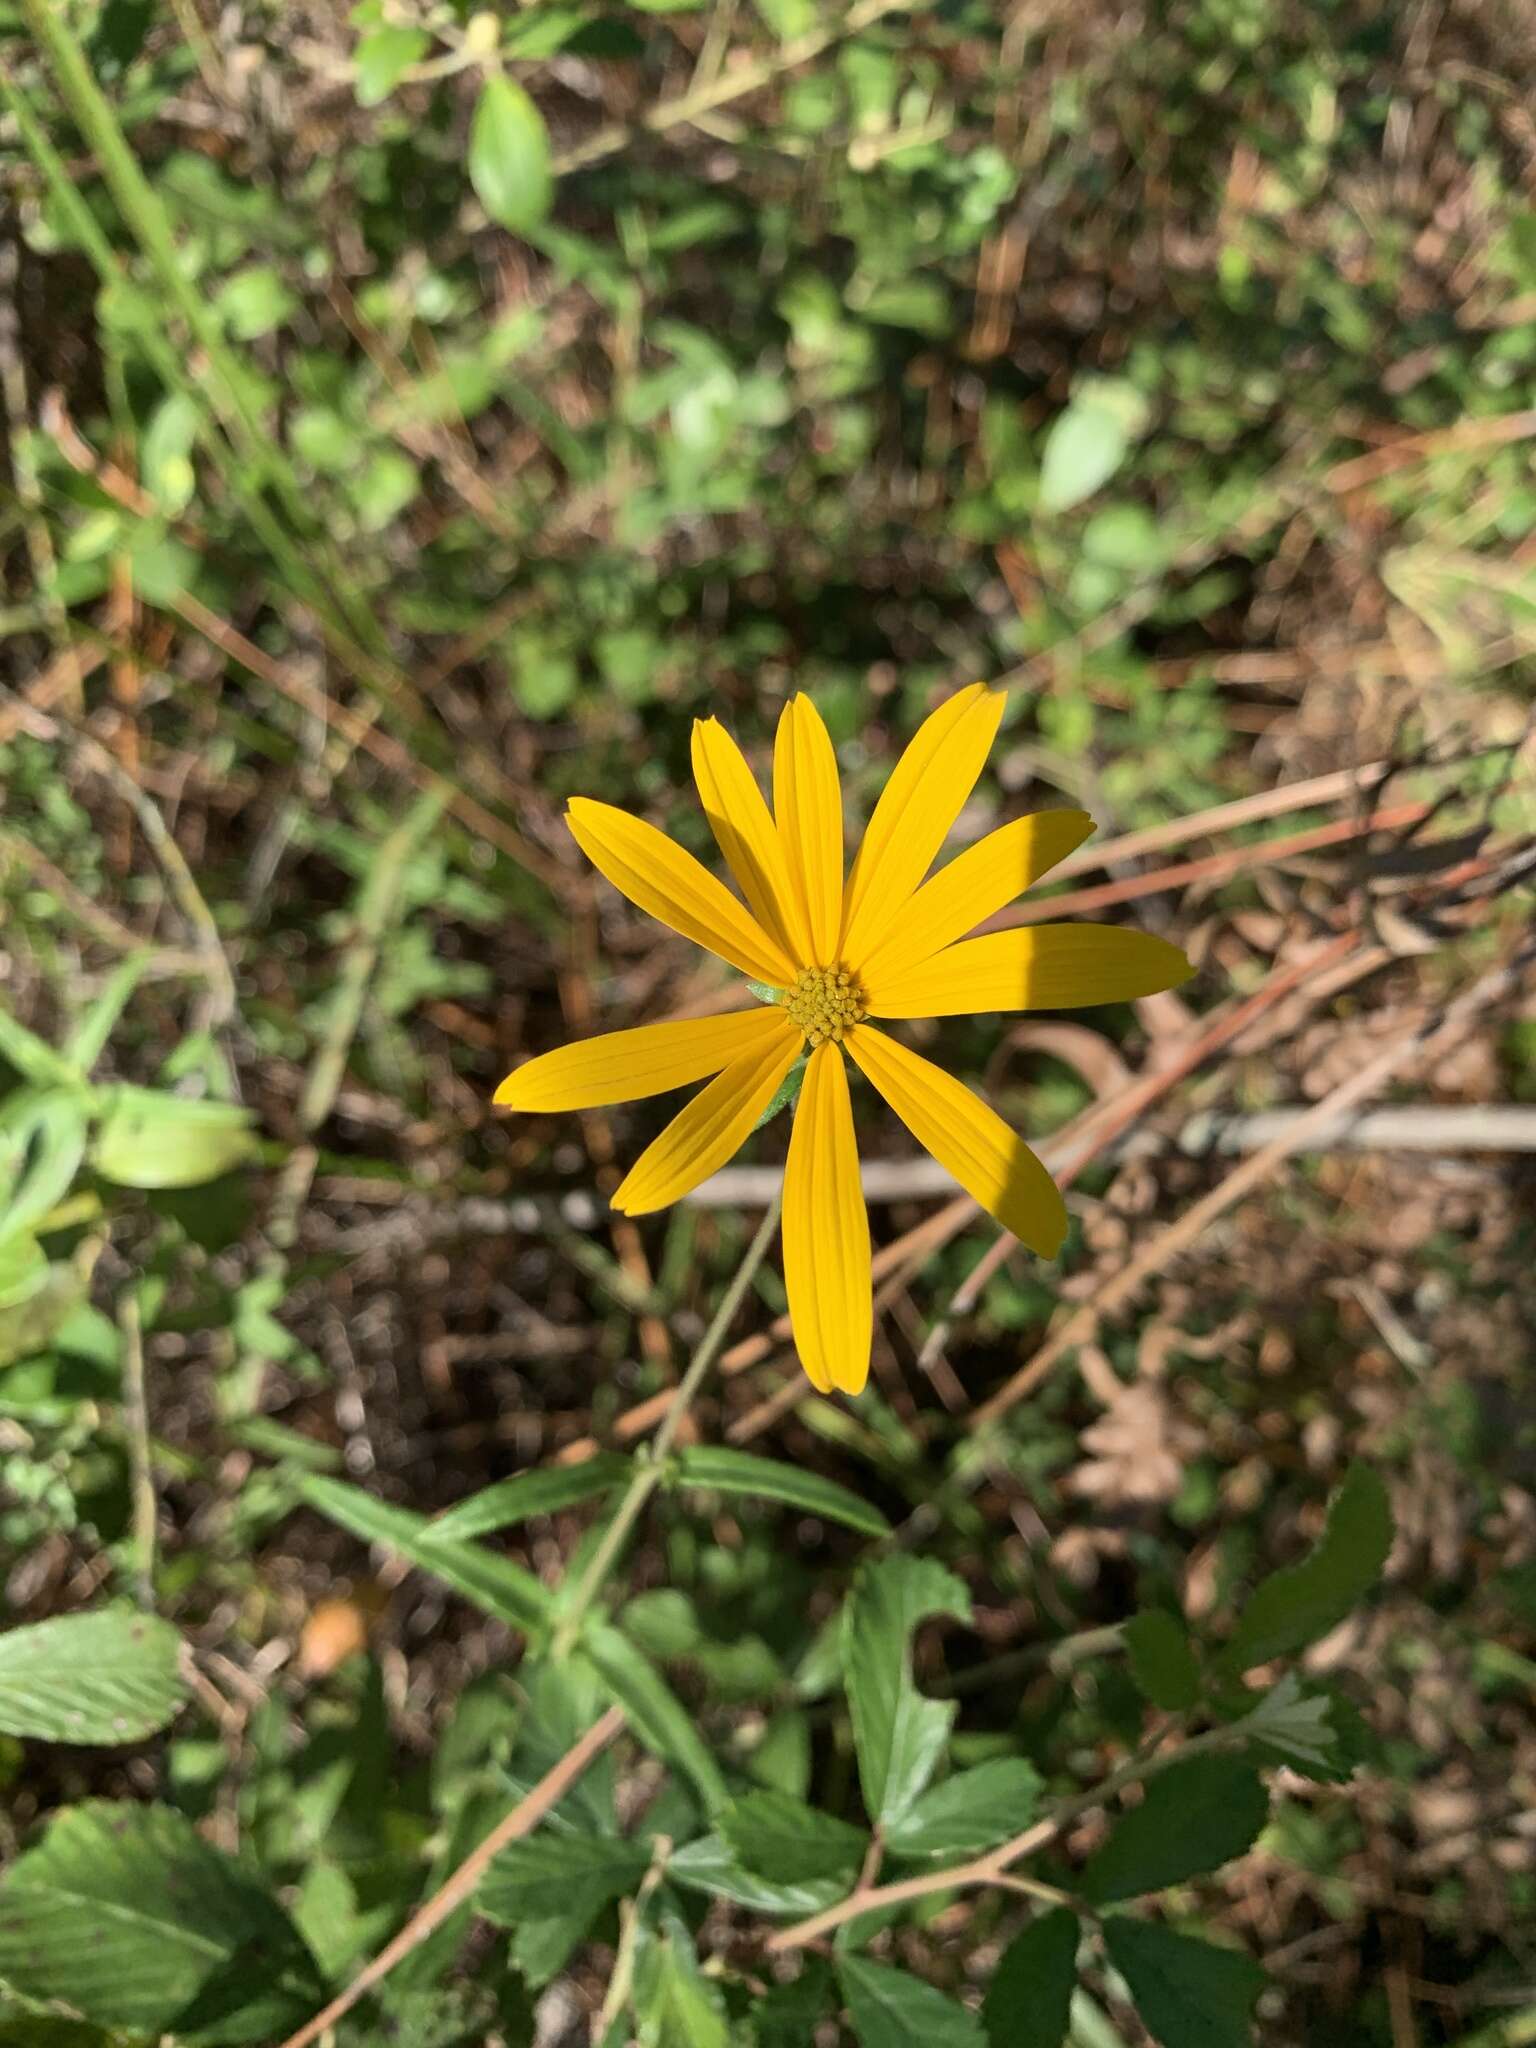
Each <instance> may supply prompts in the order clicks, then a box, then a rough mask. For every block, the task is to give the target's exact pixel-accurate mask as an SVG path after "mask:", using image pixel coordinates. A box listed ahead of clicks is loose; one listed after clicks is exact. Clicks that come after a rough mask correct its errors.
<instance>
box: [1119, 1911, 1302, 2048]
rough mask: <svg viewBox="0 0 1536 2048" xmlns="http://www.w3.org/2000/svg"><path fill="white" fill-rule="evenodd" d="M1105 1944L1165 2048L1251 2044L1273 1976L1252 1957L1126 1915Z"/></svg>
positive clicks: (1240, 2047) (1243, 2047)
mask: <svg viewBox="0 0 1536 2048" xmlns="http://www.w3.org/2000/svg"><path fill="white" fill-rule="evenodd" d="M1104 1945H1105V1947H1106V1948H1107V1949H1108V1950H1109V1959H1110V1961H1111V1962H1112V1963H1113V1964H1114V1966H1115V1968H1116V1969H1117V1970H1118V1971H1119V1972H1120V1974H1121V1976H1122V1977H1123V1978H1124V1979H1125V1981H1126V1985H1127V1987H1128V1989H1129V1991H1130V1994H1131V1997H1132V1998H1133V1999H1134V2000H1135V2002H1136V2010H1137V2011H1138V2012H1139V2013H1140V2014H1141V2017H1142V2019H1143V2020H1144V2021H1145V2022H1146V2026H1147V2029H1148V2031H1149V2032H1150V2033H1151V2034H1153V2035H1154V2036H1155V2037H1156V2039H1157V2040H1159V2041H1160V2042H1161V2043H1162V2044H1163V2048H1249V2044H1250V2043H1251V2042H1252V2040H1253V2027H1252V2021H1251V2017H1250V2015H1251V2014H1252V2012H1253V2002H1254V2000H1255V1999H1256V1998H1257V1997H1258V1995H1259V1993H1260V1992H1261V1991H1262V1990H1263V1988H1264V1984H1265V1981H1266V1979H1265V1976H1264V1972H1263V1971H1262V1970H1261V1969H1260V1968H1259V1966H1258V1964H1257V1963H1256V1962H1254V1961H1253V1959H1252V1958H1251V1957H1249V1956H1245V1955H1240V1954H1239V1953H1238V1952H1237V1951H1236V1950H1235V1949H1229V1948H1217V1947H1216V1945H1215V1944H1214V1943H1213V1942H1209V1941H1197V1940H1196V1939H1195V1938H1194V1937H1193V1936H1192V1935H1188V1934H1175V1933H1174V1932H1173V1930H1172V1929H1171V1928H1169V1927H1161V1926H1159V1925H1158V1924H1157V1922H1156V1921H1154V1920H1130V1919H1126V1918H1123V1917H1117V1918H1115V1919H1113V1920H1109V1921H1106V1923H1105V1926H1104Z"/></svg>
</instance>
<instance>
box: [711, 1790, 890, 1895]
mask: <svg viewBox="0 0 1536 2048" xmlns="http://www.w3.org/2000/svg"><path fill="white" fill-rule="evenodd" d="M720 1832H721V1834H722V1835H723V1836H724V1837H725V1840H726V1841H727V1843H728V1844H729V1845H730V1847H731V1848H732V1849H733V1850H734V1851H735V1852H736V1855H737V1856H738V1857H739V1858H740V1860H741V1861H742V1862H743V1863H744V1864H745V1865H746V1867H747V1869H748V1870H754V1871H756V1872H758V1874H759V1875H760V1876H763V1877H766V1878H771V1879H773V1880H775V1881H776V1882H778V1883H781V1884H798V1883H801V1882H802V1881H803V1880H805V1879H807V1878H811V1879H814V1878H818V1877H848V1876H852V1875H853V1874H854V1873H855V1872H856V1871H857V1870H858V1868H859V1865H860V1864H861V1863H862V1862H863V1860H864V1853H865V1851H866V1849H867V1848H868V1847H869V1836H868V1835H867V1834H866V1833H865V1832H864V1830H863V1829H862V1828H856V1827H853V1826H851V1825H850V1824H849V1823H848V1822H847V1821H845V1820H839V1819H838V1818H837V1817H836V1815H835V1814H830V1813H821V1812H819V1811H818V1810H817V1808H816V1807H814V1806H807V1805H806V1803H805V1801H804V1800H803V1799H794V1798H791V1796H790V1795H789V1793H787V1792H769V1791H762V1792H747V1793H744V1794H743V1795H742V1797H741V1798H740V1799H737V1800H734V1801H733V1802H732V1804H731V1805H730V1806H728V1807H727V1808H726V1809H725V1811H724V1812H723V1813H722V1814H721V1816H720Z"/></svg>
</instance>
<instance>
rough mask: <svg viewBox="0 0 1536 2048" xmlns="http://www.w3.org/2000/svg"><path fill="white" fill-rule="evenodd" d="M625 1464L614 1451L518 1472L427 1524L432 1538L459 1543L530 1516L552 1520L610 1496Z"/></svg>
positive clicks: (625, 1475) (622, 1476) (625, 1474)
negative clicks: (574, 1462)
mask: <svg viewBox="0 0 1536 2048" xmlns="http://www.w3.org/2000/svg"><path fill="white" fill-rule="evenodd" d="M630 1470H631V1467H630V1461H629V1459H628V1458H621V1457H619V1456H618V1455H617V1453H615V1452H613V1451H599V1452H598V1454H597V1456H596V1457H595V1458H587V1459H584V1460H583V1461H582V1463H581V1464H579V1465H549V1466H546V1467H544V1468H543V1469H542V1470H540V1471H536V1472H519V1473H518V1474H517V1475H516V1477H515V1478H512V1479H499V1480H498V1481H497V1482H496V1484H495V1485H494V1486H487V1487H483V1488H482V1489H481V1491H480V1492H479V1493H472V1494H470V1496H469V1497H468V1499H467V1500H461V1501H457V1502H455V1504H454V1505H453V1506H452V1507H451V1508H449V1509H448V1511H447V1513H446V1514H442V1515H439V1516H438V1517H437V1519H436V1520H435V1521H434V1522H431V1523H429V1524H428V1526H429V1527H430V1529H431V1530H432V1533H433V1535H434V1536H436V1537H438V1538H442V1537H445V1536H446V1537H450V1538H453V1539H455V1540H463V1539H464V1538H466V1537H470V1536H489V1535H491V1534H492V1533H493V1532H494V1531H495V1530H497V1529H508V1528H510V1527H511V1526H512V1525H513V1523H514V1522H526V1521H529V1520H531V1519H532V1517H533V1516H535V1515H552V1514H554V1513H555V1512H556V1511H557V1510H558V1509H560V1508H568V1507H574V1506H575V1504H576V1503H577V1502H578V1501H583V1500H595V1499H596V1498H597V1496H598V1495H599V1494H602V1493H611V1492H612V1491H613V1489H614V1488H615V1487H616V1486H622V1485H623V1483H624V1481H625V1480H626V1479H628V1477H629V1475H630Z"/></svg>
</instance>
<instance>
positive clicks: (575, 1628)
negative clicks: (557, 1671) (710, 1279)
mask: <svg viewBox="0 0 1536 2048" xmlns="http://www.w3.org/2000/svg"><path fill="white" fill-rule="evenodd" d="M783 1206H784V1191H783V1189H782V1188H780V1190H779V1192H778V1194H777V1196H776V1197H775V1198H774V1200H773V1201H771V1202H770V1203H769V1205H768V1208H767V1210H766V1211H765V1212H764V1215H763V1220H762V1222H761V1223H760V1224H759V1225H758V1226H757V1234H756V1236H755V1237H754V1238H753V1239H752V1242H751V1243H750V1244H749V1245H748V1246H747V1249H746V1252H745V1254H744V1256H743V1258H742V1261H741V1264H740V1265H739V1266H738V1267H737V1268H736V1271H735V1273H734V1274H733V1276H732V1278H731V1283H730V1285H729V1286H728V1287H727V1288H726V1290H725V1293H724V1294H723V1295H722V1296H721V1297H720V1306H719V1308H717V1309H716V1311H715V1315H714V1320H713V1321H712V1322H711V1324H710V1326H709V1328H708V1329H707V1330H706V1331H705V1332H704V1335H703V1336H702V1337H701V1338H700V1340H699V1348H698V1349H697V1351H695V1352H694V1354H693V1357H692V1358H691V1359H690V1360H689V1361H688V1370H687V1371H686V1372H685V1373H684V1374H683V1377H682V1380H681V1381H680V1382H679V1385H678V1389H677V1392H676V1394H675V1395H674V1396H673V1400H672V1405H671V1407H670V1408H669V1409H668V1410H667V1413H666V1418H665V1420H664V1421H663V1423H662V1425H661V1428H660V1429H659V1430H657V1432H656V1441H655V1442H654V1443H653V1444H652V1446H651V1451H650V1455H649V1457H647V1458H645V1459H643V1460H642V1459H640V1458H638V1457H637V1459H636V1461H635V1470H634V1473H633V1475H632V1477H631V1479H630V1482H629V1485H628V1486H627V1488H626V1489H625V1491H624V1493H623V1495H622V1497H621V1499H620V1501H619V1505H618V1507H617V1509H616V1510H615V1513H614V1517H613V1520H612V1521H611V1522H610V1523H609V1524H608V1527H607V1530H606V1532H605V1533H604V1536H603V1540H602V1541H601V1543H599V1544H598V1546H597V1549H596V1550H595V1551H594V1553H593V1556H592V1561H591V1563H590V1564H589V1565H588V1566H587V1569H586V1571H585V1573H584V1574H583V1576H582V1579H581V1583H580V1584H579V1585H578V1586H577V1588H576V1591H575V1593H574V1594H573V1595H572V1598H571V1604H570V1606H569V1608H568V1609H567V1610H566V1613H565V1615H564V1617H563V1618H562V1620H561V1622H560V1625H559V1627H558V1628H557V1629H556V1631H555V1635H554V1641H553V1644H552V1653H553V1655H554V1656H555V1657H557V1658H558V1657H561V1656H563V1655H564V1654H565V1653H566V1652H567V1651H569V1650H570V1649H572V1648H573V1647H574V1645H575V1643H576V1640H577V1638H578V1637H579V1636H580V1634H581V1629H582V1624H583V1622H584V1621H585V1620H586V1618H587V1614H588V1612H589V1610H590V1609H591V1606H592V1603H593V1601H594V1600H595V1599H596V1598H597V1596H598V1594H599V1593H600V1592H601V1591H602V1588H603V1585H604V1583H605V1581H606V1580H607V1577H608V1574H609V1573H610V1572H611V1571H612V1570H613V1567H614V1565H615V1564H616V1563H617V1562H618V1559H619V1553H620V1552H621V1551H622V1550H623V1548H624V1545H625V1544H626V1543H627V1542H628V1540H629V1534H630V1531H631V1530H632V1529H633V1528H634V1526H635V1523H636V1522H637V1521H638V1520H639V1518H640V1512H641V1510H642V1508H644V1506H645V1504H646V1502H647V1501H648V1500H649V1499H650V1497H651V1495H652V1494H653V1493H654V1492H655V1491H656V1489H657V1487H658V1486H660V1484H661V1482H662V1480H663V1478H664V1477H665V1476H666V1460H667V1453H668V1452H669V1451H670V1450H671V1448H672V1444H673V1441H674V1439H675V1438H676V1436H677V1432H678V1430H679V1429H680V1428H681V1427H682V1422H683V1417H684V1416H685V1415H686V1414H687V1413H688V1410H689V1409H690V1408H691V1407H692V1405H693V1399H694V1396H695V1395H696V1394H697V1393H698V1391H699V1388H700V1387H701V1386H702V1385H703V1382H704V1376H705V1374H706V1373H707V1372H708V1371H709V1368H710V1367H711V1366H712V1365H713V1364H714V1362H715V1360H716V1358H717V1357H718V1356H719V1353H720V1349H721V1347H722V1345H723V1344H724V1343H725V1338H726V1332H727V1331H728V1330H729V1329H730V1327H731V1323H732V1321H733V1320H734V1318H735V1315H736V1311H737V1309H738V1308H740V1306H741V1304H742V1301H743V1299H744V1298H745V1296H746V1292H747V1289H748V1288H749V1287H750V1286H751V1284H752V1281H753V1277H754V1276H755V1274H756V1272H757V1269H758V1267H759V1266H760V1265H761V1264H762V1263H763V1260H764V1258H765V1257H766V1256H767V1252H768V1247H769V1245H770V1244H771V1243H772V1242H773V1237H774V1232H775V1231H776V1230H777V1229H778V1227H779V1211H780V1210H781V1209H782V1208H783Z"/></svg>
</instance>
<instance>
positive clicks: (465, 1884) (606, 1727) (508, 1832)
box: [282, 1707, 624, 2048]
mask: <svg viewBox="0 0 1536 2048" xmlns="http://www.w3.org/2000/svg"><path fill="white" fill-rule="evenodd" d="M623 1726H624V1710H623V1708H622V1707H609V1708H608V1710H607V1712H606V1713H605V1714H603V1715H602V1716H601V1718H600V1719H598V1720H596V1721H594V1722H593V1724H592V1726H591V1727H590V1728H589V1729H588V1730H587V1732H586V1734H585V1735H583V1736H582V1737H581V1739H580V1740H579V1741H578V1742H575V1743H573V1744H572V1745H571V1747H570V1748H569V1749H568V1750H567V1751H566V1753H565V1755H564V1756H563V1757H561V1759H560V1761H559V1762H558V1763H557V1764H555V1765H554V1766H553V1768H552V1769H550V1770H548V1771H546V1772H545V1774H544V1776H543V1777H542V1778H540V1780H539V1782H538V1784H537V1785H535V1786H534V1788H533V1790H532V1791H531V1792H528V1793H526V1794H525V1795H524V1796H523V1798H521V1799H520V1800H519V1801H518V1802H517V1804H516V1806H514V1807H513V1809H512V1811H511V1812H510V1813H509V1814H508V1815H507V1816H506V1818H505V1819H504V1820H500V1821H498V1822H497V1824H496V1826H495V1827H493V1828H492V1829H491V1831H490V1833H489V1834H488V1835H487V1836H486V1838H485V1840H484V1841H483V1842H481V1843H479V1844H478V1846H477V1847H475V1848H473V1849H471V1851H470V1852H469V1854H468V1855H467V1856H466V1857H465V1858H464V1861H463V1862H462V1863H461V1864H460V1865H459V1867H458V1869H457V1870H456V1871H454V1873H453V1875H452V1876H451V1877H450V1878H449V1879H448V1880H447V1882H446V1883H445V1884H443V1885H441V1886H440V1887H439V1888H438V1890H437V1891H435V1892H434V1893H433V1894H432V1896H431V1898H430V1899H428V1900H427V1903H426V1904H425V1905H424V1906H423V1907H422V1908H421V1910H420V1911H419V1912H417V1913H413V1914H412V1916H411V1918H410V1919H409V1920H407V1922H406V1923H405V1925H404V1927H402V1928H401V1930H400V1932H399V1933H398V1934H397V1935H396V1936H395V1938H394V1940H393V1941H391V1942H389V1943H388V1944H387V1945H386V1946H385V1947H384V1948H382V1949H380V1951H379V1953H378V1954H377V1955H376V1956H375V1957H374V1959H373V1961H372V1962H371V1963H369V1964H368V1966H367V1967H366V1969H363V1970H360V1971H359V1972H358V1974H357V1976H355V1977H354V1978H353V1979H352V1982H351V1983H350V1984H349V1985H348V1986H347V1988H346V1990H345V1991H343V1992H341V1993H340V1994H339V1995H338V1996H337V1997H335V1998H333V1999H332V2000H331V2002H330V2004H329V2005H328V2006H326V2007H325V2009H324V2011H323V2012H317V2013H316V2014H315V2016H314V2018H313V2019H312V2020H306V2021H305V2023H304V2025H303V2026H302V2027H300V2028H299V2030H298V2032H297V2033H296V2034H290V2035H289V2036H288V2038H287V2040H286V2041H284V2042H283V2043H282V2048H310V2044H311V2043H312V2042H314V2041H318V2040H319V2039H320V2037H321V2035H322V2034H324V2033H326V2032H327V2031H328V2030H329V2029H330V2028H331V2027H334V2026H335V2024H336V2022H337V2021H338V2020H339V2019H340V2018H341V2017H342V2016H343V2014H345V2013H349V2012H350V2011H351V2010H352V2008H353V2006H354V2005H356V2004H357V2002H358V2000H359V1999H360V1998H361V1997H363V1995H364V1994H365V1993H366V1992H369V1991H371V1990H372V1989H373V1987H374V1985H375V1984H379V1983H382V1982H383V1980H384V1978H386V1977H387V1976H388V1975H389V1973H390V1971H391V1970H392V1969H393V1968H394V1967H395V1965H396V1964H397V1963H398V1962H401V1961H402V1960H403V1959H404V1958H405V1957H406V1956H408V1955H409V1954H410V1953H411V1951H412V1950H413V1949H415V1948H419V1947H420V1946H421V1944H422V1942H424V1941H425V1940H426V1938H427V1936H428V1935H429V1934H431V1933H432V1932H433V1931H434V1929H436V1928H438V1927H441V1926H442V1924H443V1922H444V1921H445V1920H446V1919H447V1918H448V1916H449V1914H450V1913H453V1912H455V1911H456V1910H457V1909H458V1907H460V1906H462V1905H463V1904H464V1902H465V1900H466V1899H468V1898H469V1897H470V1895H471V1894H472V1893H473V1891H474V1889H475V1887H476V1885H477V1884H479V1882H480V1880H481V1878H482V1877H484V1875H485V1873H486V1871H487V1869H488V1868H489V1866H490V1865H491V1863H492V1862H493V1861H494V1860H495V1858H496V1857H497V1856H499V1855H500V1854H501V1851H502V1850H503V1849H505V1848H506V1846H507V1844H508V1843H509V1842H516V1841H518V1840H520V1839H521V1837H522V1836H524V1835H528V1834H532V1832H533V1830H534V1829H535V1828H536V1827H537V1826H538V1824H539V1822H540V1821H541V1820H542V1819H543V1818H544V1816H545V1814H547V1813H548V1812H549V1810H550V1809H551V1807H554V1806H558V1805H559V1803H560V1801H561V1800H562V1799H563V1798H564V1797H565V1795H566V1793H567V1792H568V1791H569V1790H570V1788H571V1787H572V1785H574V1784H575V1782H576V1780H577V1779H578V1778H579V1777H580V1776H581V1774H582V1772H583V1771H585V1770H586V1769H587V1768H588V1766H589V1765H590V1764H591V1763H592V1762H593V1760H594V1759H595V1758H596V1757H597V1756H599V1755H600V1754H601V1753H602V1751H603V1750H605V1749H606V1748H607V1747H608V1745H609V1743H610V1742H612V1741H613V1739H614V1737H615V1736H616V1735H617V1734H618V1733H619V1730H620V1729H621V1728H622V1727H623Z"/></svg>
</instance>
